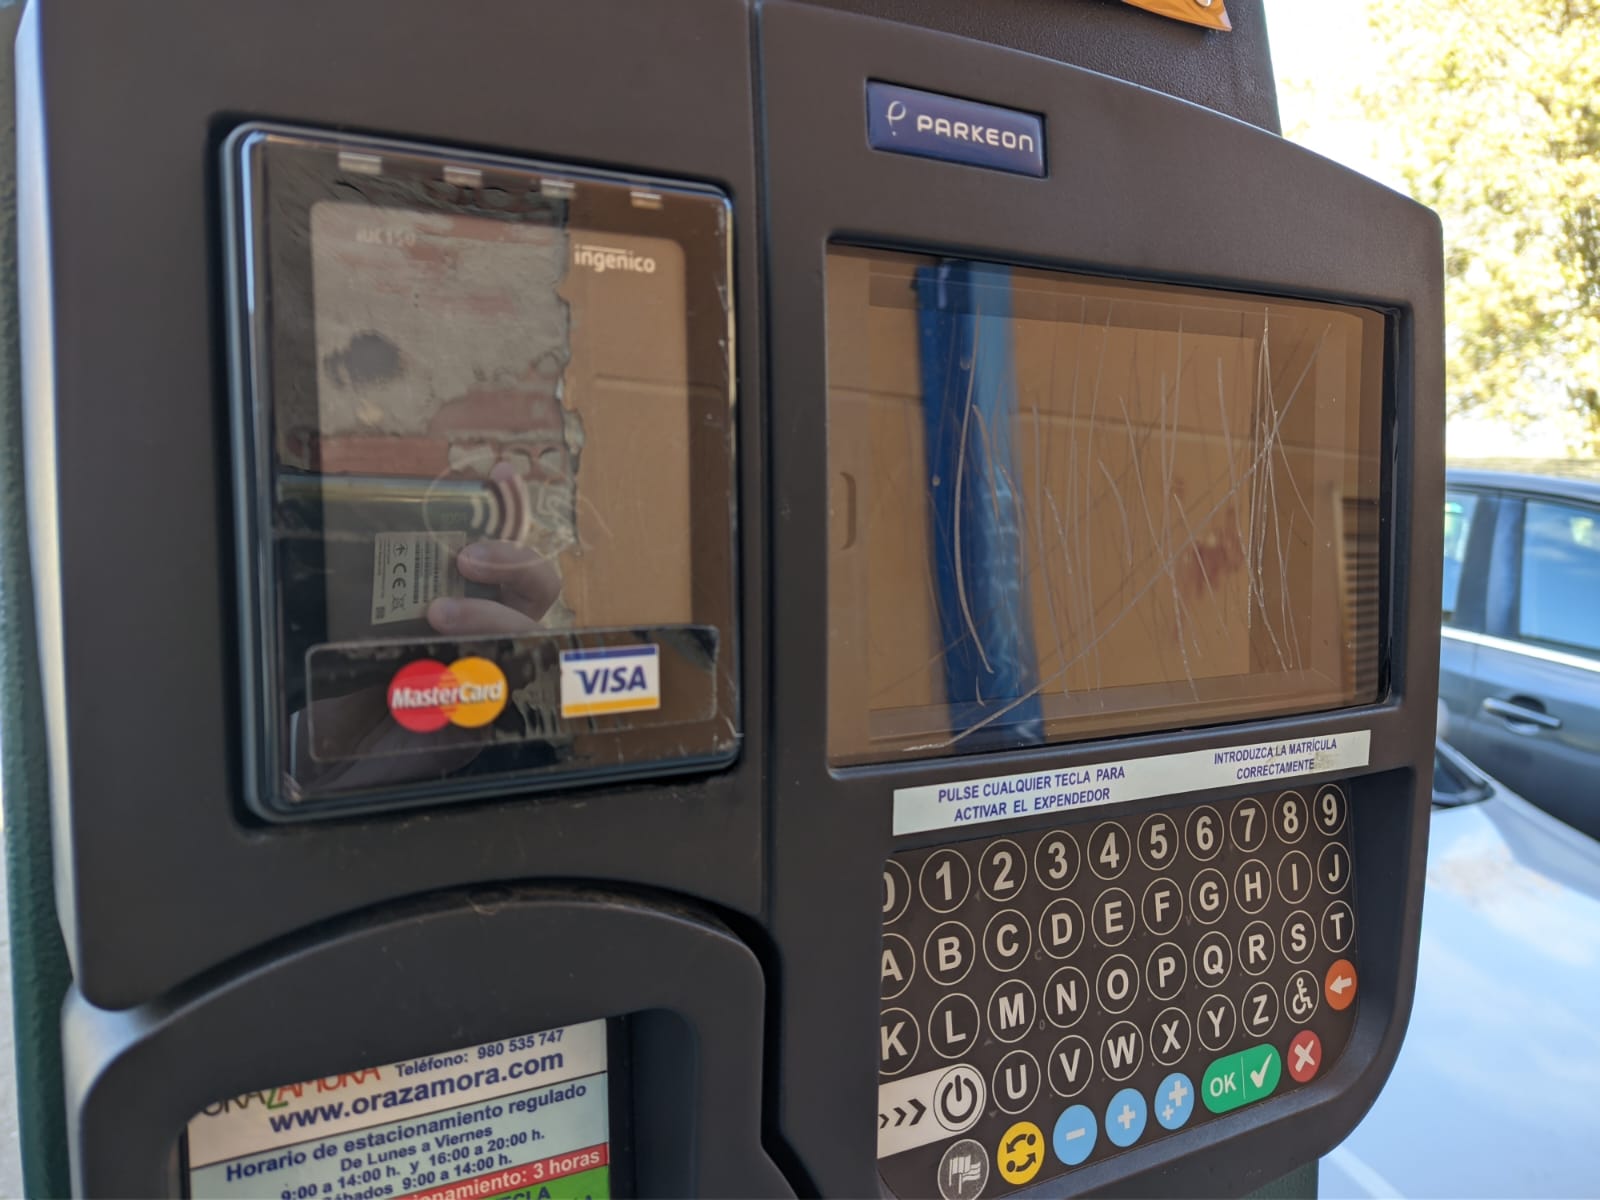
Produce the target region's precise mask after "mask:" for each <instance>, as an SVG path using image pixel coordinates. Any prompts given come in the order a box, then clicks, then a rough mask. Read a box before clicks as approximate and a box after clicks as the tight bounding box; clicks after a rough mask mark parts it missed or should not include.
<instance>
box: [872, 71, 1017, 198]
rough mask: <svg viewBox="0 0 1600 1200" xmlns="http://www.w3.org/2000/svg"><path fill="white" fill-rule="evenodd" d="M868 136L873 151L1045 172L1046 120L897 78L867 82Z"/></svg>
mask: <svg viewBox="0 0 1600 1200" xmlns="http://www.w3.org/2000/svg"><path fill="white" fill-rule="evenodd" d="M867 141H868V142H869V143H870V144H871V146H872V148H873V149H874V150H888V151H891V152H892V153H895V154H915V155H917V156H918V157H919V158H939V159H943V160H944V161H946V162H954V163H965V164H966V165H968V166H972V167H988V168H990V169H991V170H995V171H1011V172H1014V173H1015V174H1018V175H1034V176H1043V175H1044V121H1043V119H1042V118H1040V117H1039V116H1038V115H1037V114H1036V113H1026V112H1018V111H1017V110H1016V109H1014V108H999V107H997V106H996V105H993V104H980V103H978V102H977V101H976V100H958V99H957V98H956V97H954V96H941V95H939V94H938V93H936V92H919V91H918V90H917V89H915V88H908V87H900V86H898V85H897V84H893V83H870V82H869V83H868V84H867Z"/></svg>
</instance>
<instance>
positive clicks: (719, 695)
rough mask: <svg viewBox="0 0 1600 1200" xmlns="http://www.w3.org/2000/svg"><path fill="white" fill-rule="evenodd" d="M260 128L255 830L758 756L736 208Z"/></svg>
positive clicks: (248, 205) (505, 163) (252, 304)
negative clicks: (737, 362)
mask: <svg viewBox="0 0 1600 1200" xmlns="http://www.w3.org/2000/svg"><path fill="white" fill-rule="evenodd" d="M246 135H247V136H246ZM238 136H239V137H240V138H241V139H242V140H240V141H239V155H240V158H239V160H238V165H237V167H236V168H235V169H237V170H238V171H239V172H240V179H239V187H238V189H237V194H238V196H239V198H240V199H241V200H242V201H243V204H242V207H241V209H240V211H239V214H238V219H239V225H240V233H241V235H242V244H241V247H240V248H241V250H243V251H244V254H243V261H242V262H240V263H239V264H238V270H239V274H238V278H239V280H240V281H241V283H242V286H243V288H244V290H245V291H246V293H247V295H246V297H245V300H246V305H245V306H244V311H243V312H242V313H241V316H243V317H244V318H245V319H244V321H243V322H242V327H241V330H240V332H241V334H242V336H243V337H244V338H245V339H246V349H247V356H246V357H245V361H247V362H248V365H249V366H250V367H251V373H250V376H249V378H248V379H247V380H244V381H241V382H242V383H243V385H244V386H243V387H242V389H241V395H240V402H241V409H242V411H241V413H240V416H241V424H242V426H243V427H244V428H245V429H248V431H249V438H248V440H249V442H250V444H249V445H248V446H247V447H242V448H245V449H247V450H248V451H249V454H248V458H249V462H248V465H247V473H248V474H247V475H246V476H243V477H242V478H241V488H242V490H243V496H244V498H245V499H246V502H247V510H248V511H250V512H251V518H250V519H251V520H252V522H253V523H254V525H255V529H254V532H255V534H256V538H257V539H258V545H257V546H255V547H253V548H252V549H253V552H254V557H253V558H252V559H251V560H250V562H249V566H248V572H249V574H250V575H251V580H250V584H249V586H247V592H248V593H253V594H249V595H247V603H249V604H251V605H252V606H253V611H251V612H249V613H247V615H246V618H245V621H244V624H245V628H246V631H247V635H248V636H250V637H252V638H253V639H255V640H256V645H255V647H254V655H255V659H256V662H255V664H254V671H253V676H254V680H255V682H256V683H257V684H258V686H259V695H260V700H259V702H258V703H259V711H260V713H261V715H262V716H263V718H264V722H263V730H264V732H263V734H262V738H261V750H260V760H261V765H260V770H259V776H260V777H261V778H262V779H263V783H262V784H261V785H259V791H260V793H261V797H262V798H261V800H260V802H259V803H258V807H263V808H267V809H270V810H272V811H273V812H277V813H282V814H297V813H299V812H305V811H312V809H311V808H310V807H308V804H307V802H314V803H315V805H317V806H318V807H319V808H321V809H326V808H327V807H330V806H331V805H333V804H345V803H349V804H356V803H361V804H368V803H371V804H389V803H393V802H398V801H400V800H405V799H426V798H435V797H438V798H444V797H448V796H456V795H466V794H469V793H472V792H478V793H488V792H490V791H494V790H504V789H505V785H504V784H503V783H499V782H496V781H503V780H506V779H509V778H511V777H513V776H514V777H517V778H518V780H519V783H520V782H533V781H534V780H535V779H543V778H548V779H549V780H550V781H551V784H552V785H553V784H554V783H555V782H556V781H560V782H562V783H565V782H566V781H569V780H572V779H575V778H579V777H583V776H594V775H600V774H606V773H614V772H620V771H633V770H636V769H637V768H639V767H641V766H648V765H651V764H655V763H661V764H667V763H681V762H685V761H713V760H725V759H726V758H727V757H729V756H730V755H731V754H733V753H734V752H736V750H737V737H738V730H737V716H736V708H737V696H736V693H735V692H734V691H733V666H734V661H733V655H732V652H731V639H732V633H733V628H732V620H733V614H732V603H733V561H732V557H731V552H732V525H733V507H732V505H733V490H732V488H733V423H732V418H733V413H732V407H731V400H732V396H731V385H732V376H731V364H730V361H729V357H728V349H729V346H730V336H729V335H730V327H729V309H728V307H727V300H728V270H729V261H728V209H727V202H726V199H725V198H724V197H722V196H721V195H719V194H715V193H712V192H709V191H706V190H704V189H698V188H694V187H681V188H680V187H677V186H670V187H669V186H665V185H662V184H657V183H655V182H653V181H645V180H639V179H634V178H631V177H613V176H592V175H590V174H588V173H585V172H581V171H571V172H568V171H564V170H560V169H557V168H554V167H547V166H544V165H541V164H536V163H525V162H517V161H511V160H502V159H477V158H471V157H470V156H462V157H457V155H456V152H453V151H447V150H443V149H439V150H428V149H427V148H425V147H402V146H397V145H394V144H391V143H387V142H377V141H372V142H367V141H362V142H359V143H356V142H345V141H332V140H329V139H327V138H325V137H323V136H321V135H317V134H315V133H311V132H306V133H304V134H292V133H290V132H287V131H278V132H267V131H261V130H252V129H248V128H247V129H246V130H243V131H241V134H240V135H238ZM646 183H649V186H643V185H645V184H646ZM245 440H246V439H243V438H242V439H241V444H242V443H243V442H244V441H245ZM253 802H254V801H253Z"/></svg>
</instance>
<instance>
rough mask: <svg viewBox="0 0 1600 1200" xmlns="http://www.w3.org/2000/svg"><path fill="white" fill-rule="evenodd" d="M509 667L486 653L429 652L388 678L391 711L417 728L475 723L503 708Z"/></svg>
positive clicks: (491, 717) (466, 726)
mask: <svg viewBox="0 0 1600 1200" xmlns="http://www.w3.org/2000/svg"><path fill="white" fill-rule="evenodd" d="M507 692H508V689H507V687H506V676H505V672H504V671H502V670H501V669H500V668H499V667H498V666H496V665H495V664H494V663H492V662H490V661H489V660H488V659H487V658H476V657H473V658H458V659H456V661H455V662H453V663H451V664H450V665H449V666H445V664H444V663H442V662H438V661H436V660H434V659H431V658H423V659H418V660H417V661H416V662H412V663H407V664H406V665H405V666H403V667H401V668H400V669H399V670H398V671H396V672H395V675H394V678H393V679H391V680H390V681H389V715H390V716H392V717H393V718H394V719H395V720H396V721H397V722H399V723H400V724H401V725H403V726H404V727H405V728H407V729H409V730H411V731H412V732H413V733H434V732H436V731H437V730H440V729H443V728H444V727H445V726H446V725H459V726H461V727H462V728H463V729H477V728H480V727H481V726H484V725H487V724H489V722H491V721H493V720H494V719H495V718H496V717H498V716H499V715H500V713H501V712H502V711H503V710H504V709H505V706H506V696H507Z"/></svg>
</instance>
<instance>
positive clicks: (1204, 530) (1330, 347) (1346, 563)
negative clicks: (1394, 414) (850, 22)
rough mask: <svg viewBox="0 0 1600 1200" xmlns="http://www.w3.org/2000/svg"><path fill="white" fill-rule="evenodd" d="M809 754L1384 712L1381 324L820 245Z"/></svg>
mask: <svg viewBox="0 0 1600 1200" xmlns="http://www.w3.org/2000/svg"><path fill="white" fill-rule="evenodd" d="M827 316H828V381H829V391H828V449H829V473H830V480H829V486H830V500H831V503H830V542H829V554H828V570H829V578H828V589H829V600H828V606H829V608H828V610H829V699H830V705H829V750H830V757H831V758H832V760H833V761H835V762H868V761H877V760H883V759H888V758H896V757H910V756H931V755H938V754H948V753H956V752H962V751H976V750H982V749H994V748H997V747H1012V746H1024V745H1030V744H1037V743H1044V742H1054V741H1062V740H1067V739H1071V738H1075V737H1083V736H1088V735H1091V734H1093V735H1103V734H1107V733H1116V732H1128V731H1133V730H1140V729H1148V728H1156V727H1161V726H1171V725H1179V724H1184V725H1193V724H1202V723H1213V722H1221V721H1229V720H1235V719H1238V718H1241V717H1245V716H1252V715H1267V714H1281V713H1293V712H1305V711H1312V710H1317V709H1324V708H1336V707H1340V706H1346V705H1352V704H1358V703H1363V702H1369V701H1372V700H1375V699H1377V698H1378V695H1379V674H1380V672H1379V666H1380V663H1379V641H1380V636H1379V634H1380V625H1379V609H1378V606H1379V561H1380V560H1379V552H1380V544H1379V520H1378V512H1379V507H1378V501H1379V495H1378V493H1379V480H1380V461H1381V459H1380V442H1381V436H1380V426H1381V413H1382V395H1383V376H1382V357H1383V318H1382V317H1381V316H1380V315H1379V314H1377V313H1375V312H1371V311H1368V310H1365V309H1359V308H1352V307H1346V306H1334V305H1324V304H1309V303H1300V302H1295V301H1287V300H1269V299H1264V298H1257V297H1250V296H1242V295H1234V294H1228V293H1223V292H1214V291H1203V290H1200V289H1190V288H1177V287H1157V286H1149V285H1141V284H1129V283H1117V282H1109V281H1105V280H1098V279H1089V278H1083V277H1077V276H1072V275H1067V274H1064V273H1059V272H1049V271H1037V270H1024V269H1020V268H1011V267H1005V266H997V265H992V264H985V263H972V262H965V261H960V260H952V259H941V258H932V257H921V256H915V255H909V254H902V253H894V252H888V251H876V250H861V249H855V248H843V247H834V248H832V249H830V251H829V270H828V313H827Z"/></svg>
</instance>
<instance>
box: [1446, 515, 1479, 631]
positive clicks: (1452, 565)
mask: <svg viewBox="0 0 1600 1200" xmlns="http://www.w3.org/2000/svg"><path fill="white" fill-rule="evenodd" d="M1477 509H1478V498H1477V496H1475V495H1473V494H1472V493H1471V492H1450V493H1448V494H1447V495H1446V496H1445V498H1444V588H1443V593H1442V596H1441V606H1442V608H1443V610H1444V618H1445V620H1447V621H1448V620H1449V619H1450V618H1451V617H1453V616H1455V612H1456V594H1457V593H1458V592H1459V591H1460V590H1461V566H1462V564H1463V563H1464V562H1466V559H1467V538H1468V537H1469V536H1470V535H1471V533H1472V518H1473V515H1474V514H1475V513H1476V512H1477Z"/></svg>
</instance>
